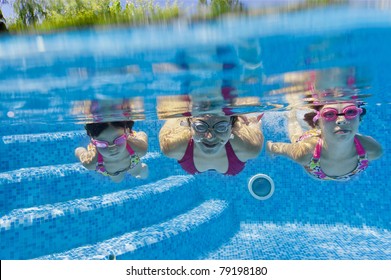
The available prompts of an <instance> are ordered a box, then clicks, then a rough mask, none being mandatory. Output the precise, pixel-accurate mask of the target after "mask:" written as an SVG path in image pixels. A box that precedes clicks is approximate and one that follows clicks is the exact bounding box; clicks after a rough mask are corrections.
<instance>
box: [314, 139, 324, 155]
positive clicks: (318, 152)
mask: <svg viewBox="0 0 391 280" xmlns="http://www.w3.org/2000/svg"><path fill="white" fill-rule="evenodd" d="M322 145H323V141H322V138H319V139H318V143H316V146H315V150H314V153H313V154H312V158H313V159H315V160H319V159H320V155H321V153H322Z"/></svg>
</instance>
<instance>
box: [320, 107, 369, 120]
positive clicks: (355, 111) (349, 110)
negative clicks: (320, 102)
mask: <svg viewBox="0 0 391 280" xmlns="http://www.w3.org/2000/svg"><path fill="white" fill-rule="evenodd" d="M362 112H363V109H361V108H358V107H356V106H355V105H350V106H347V107H345V108H343V110H342V113H338V110H337V109H334V108H325V109H322V110H320V111H317V112H316V115H315V117H314V119H313V122H314V123H315V122H316V121H317V120H318V119H319V118H322V119H324V120H325V121H328V122H331V121H335V120H336V119H337V118H338V116H344V117H345V119H347V120H352V119H354V118H356V117H357V116H359V115H361V114H362Z"/></svg>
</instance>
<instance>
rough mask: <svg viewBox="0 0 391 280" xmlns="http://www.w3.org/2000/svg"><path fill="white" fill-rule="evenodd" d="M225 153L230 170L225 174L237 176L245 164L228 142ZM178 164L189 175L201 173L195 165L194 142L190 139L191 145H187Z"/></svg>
mask: <svg viewBox="0 0 391 280" xmlns="http://www.w3.org/2000/svg"><path fill="white" fill-rule="evenodd" d="M225 151H226V153H227V158H228V170H227V172H225V173H224V174H225V175H236V174H238V173H240V172H241V171H242V170H243V168H244V166H245V164H246V163H245V162H242V161H240V160H239V159H238V157H237V156H236V154H235V152H234V150H233V148H232V145H231V143H230V142H229V141H228V142H227V144H225ZM178 163H179V164H180V165H181V166H182V168H183V169H184V170H185V171H186V172H187V173H189V174H196V173H200V172H199V171H198V170H197V168H196V167H195V165H194V140H193V139H190V141H189V144H188V145H187V148H186V152H185V154H184V156H183V158H182V159H181V160H178Z"/></svg>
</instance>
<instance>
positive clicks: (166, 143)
mask: <svg viewBox="0 0 391 280" xmlns="http://www.w3.org/2000/svg"><path fill="white" fill-rule="evenodd" d="M183 122H185V123H186V126H184V125H183ZM190 138H191V132H190V129H189V127H188V126H187V118H175V119H168V120H167V121H166V122H165V123H164V125H163V127H162V128H161V130H160V132H159V143H160V150H161V151H162V152H163V153H167V152H168V151H170V150H174V149H175V148H176V147H178V145H180V144H182V143H187V142H188V141H189V139H190Z"/></svg>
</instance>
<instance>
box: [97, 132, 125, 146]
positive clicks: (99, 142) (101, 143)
mask: <svg viewBox="0 0 391 280" xmlns="http://www.w3.org/2000/svg"><path fill="white" fill-rule="evenodd" d="M126 139H127V135H126V134H122V135H121V136H119V137H117V138H115V139H114V141H113V143H114V146H121V145H124V144H125V143H126ZM91 143H92V144H93V145H94V146H96V147H97V148H101V149H106V148H108V147H110V146H113V145H110V143H109V142H107V141H102V140H95V139H92V138H91Z"/></svg>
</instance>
